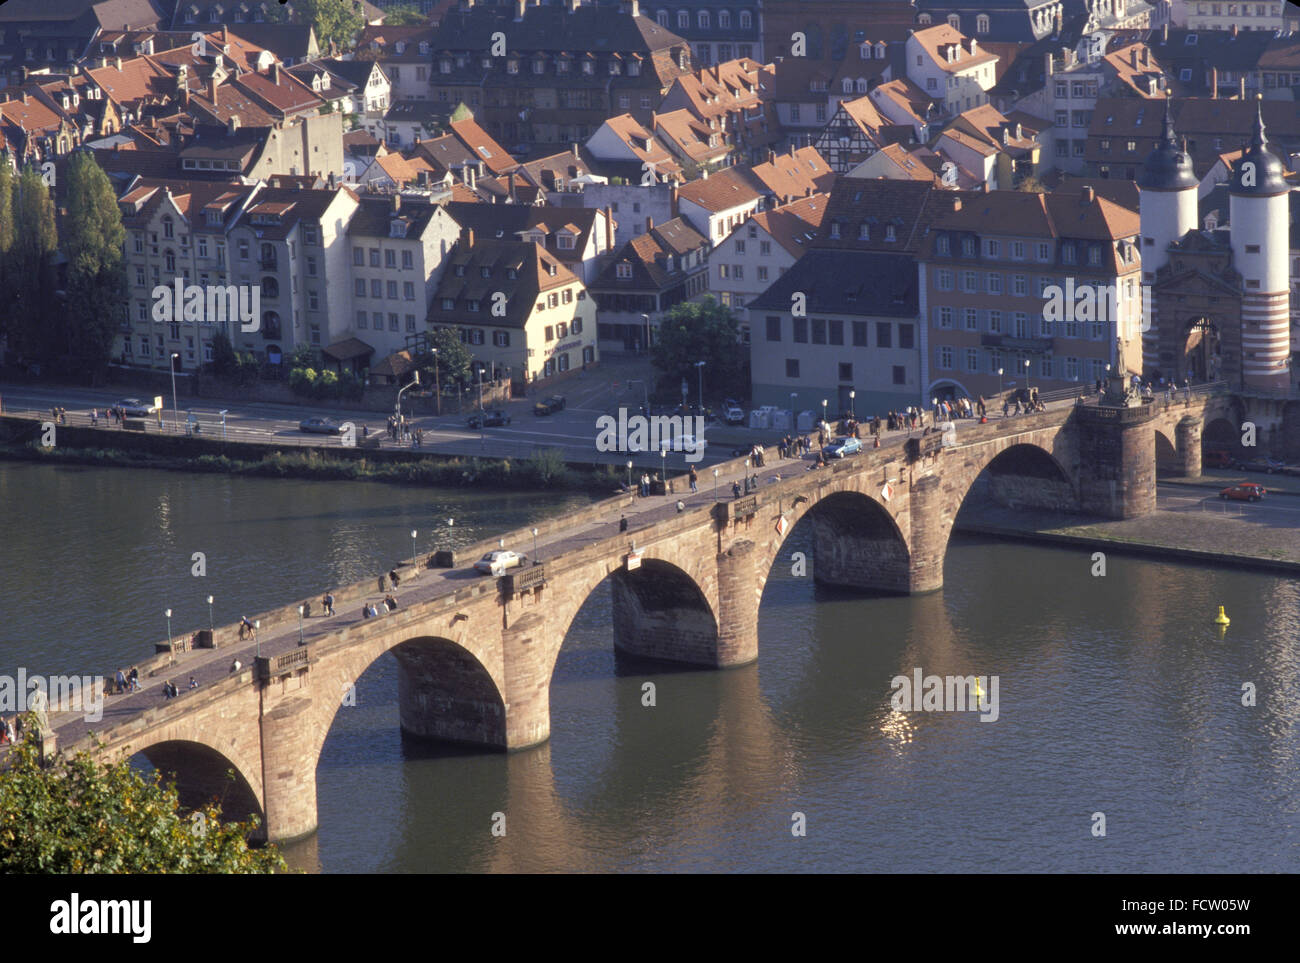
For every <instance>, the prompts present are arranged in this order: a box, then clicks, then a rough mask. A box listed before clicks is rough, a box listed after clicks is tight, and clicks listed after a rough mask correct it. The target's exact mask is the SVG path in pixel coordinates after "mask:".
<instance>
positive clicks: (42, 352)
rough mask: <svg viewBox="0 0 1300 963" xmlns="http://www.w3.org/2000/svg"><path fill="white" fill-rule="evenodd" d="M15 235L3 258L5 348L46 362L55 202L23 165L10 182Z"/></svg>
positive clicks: (53, 344)
mask: <svg viewBox="0 0 1300 963" xmlns="http://www.w3.org/2000/svg"><path fill="white" fill-rule="evenodd" d="M13 223H14V238H13V244H12V245H11V246H10V248H9V253H8V256H7V257H6V258H5V292H4V298H3V300H4V301H5V302H6V304H7V306H8V308H9V311H10V314H9V324H8V326H7V333H8V335H9V347H10V348H11V349H13V350H15V351H16V352H17V353H18V354H20V355H23V356H24V357H27V358H30V359H35V360H45V359H47V358H50V357H52V356H53V355H54V353H55V351H56V350H57V347H58V345H57V339H56V337H55V336H54V331H53V325H52V324H50V323H49V322H50V320H51V318H52V316H53V314H54V313H55V309H54V297H53V294H54V287H55V275H54V252H55V250H56V249H57V248H58V234H57V232H56V230H55V227H54V203H53V202H52V201H51V200H50V191H49V188H48V187H47V186H46V184H45V181H44V180H43V179H42V177H41V175H40V172H39V171H37V170H36V169H35V168H33V167H28V168H26V169H25V170H24V171H23V172H22V174H21V175H20V176H19V177H18V180H17V183H16V184H15V185H14V222H13Z"/></svg>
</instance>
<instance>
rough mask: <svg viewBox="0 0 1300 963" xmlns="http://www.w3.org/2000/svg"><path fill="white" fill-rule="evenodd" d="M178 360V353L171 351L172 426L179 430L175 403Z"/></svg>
mask: <svg viewBox="0 0 1300 963" xmlns="http://www.w3.org/2000/svg"><path fill="white" fill-rule="evenodd" d="M178 360H180V355H178V354H177V353H176V352H175V351H173V352H172V357H171V362H170V365H171V369H172V428H173V429H175V430H176V431H180V430H181V412H180V406H179V405H178V404H176V362H177V361H178Z"/></svg>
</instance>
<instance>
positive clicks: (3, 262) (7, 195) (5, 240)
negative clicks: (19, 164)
mask: <svg viewBox="0 0 1300 963" xmlns="http://www.w3.org/2000/svg"><path fill="white" fill-rule="evenodd" d="M13 246H14V176H13V171H12V169H11V168H10V167H9V164H8V162H7V161H5V160H4V159H0V291H8V290H9V284H8V262H9V253H10V251H11V250H12V249H13ZM16 321H17V315H16V314H15V312H14V311H13V302H12V300H11V299H10V298H8V297H4V298H0V342H3V341H4V340H5V338H6V337H7V336H8V334H9V333H10V330H11V328H12V326H13V325H14V324H15V323H16Z"/></svg>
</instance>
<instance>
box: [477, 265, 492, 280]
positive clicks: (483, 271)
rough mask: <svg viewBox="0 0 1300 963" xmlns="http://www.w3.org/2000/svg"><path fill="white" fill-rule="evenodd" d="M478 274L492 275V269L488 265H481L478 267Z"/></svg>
mask: <svg viewBox="0 0 1300 963" xmlns="http://www.w3.org/2000/svg"><path fill="white" fill-rule="evenodd" d="M478 274H479V277H482V278H490V277H491V276H492V269H491V268H490V267H481V268H479V269H478Z"/></svg>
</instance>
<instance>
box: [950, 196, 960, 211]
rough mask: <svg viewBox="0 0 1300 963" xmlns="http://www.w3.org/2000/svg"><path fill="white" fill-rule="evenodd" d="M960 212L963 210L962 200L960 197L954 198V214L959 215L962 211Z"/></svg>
mask: <svg viewBox="0 0 1300 963" xmlns="http://www.w3.org/2000/svg"><path fill="white" fill-rule="evenodd" d="M960 210H961V198H960V197H954V198H953V199H952V212H953V213H954V214H956V213H957V212H958V211H960Z"/></svg>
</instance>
